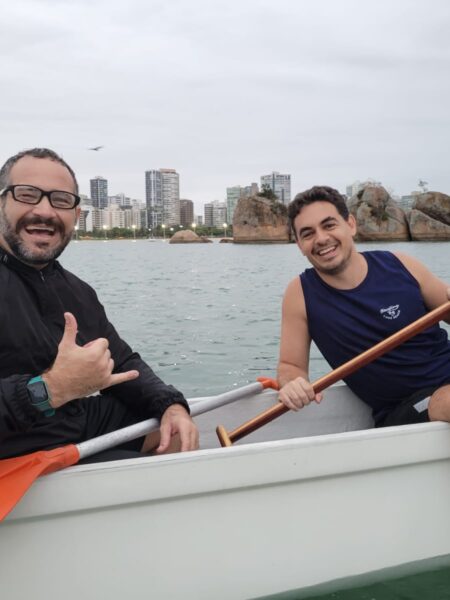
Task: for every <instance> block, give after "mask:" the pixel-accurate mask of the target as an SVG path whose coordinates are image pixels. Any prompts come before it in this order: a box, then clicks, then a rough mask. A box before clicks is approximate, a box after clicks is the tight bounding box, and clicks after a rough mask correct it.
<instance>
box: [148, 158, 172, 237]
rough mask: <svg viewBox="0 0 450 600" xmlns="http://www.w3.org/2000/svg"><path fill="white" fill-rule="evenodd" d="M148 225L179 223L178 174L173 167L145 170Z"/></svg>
mask: <svg viewBox="0 0 450 600" xmlns="http://www.w3.org/2000/svg"><path fill="white" fill-rule="evenodd" d="M145 197H146V204H147V211H148V226H149V227H158V225H179V224H180V176H179V174H178V173H177V172H176V171H175V169H153V170H151V171H146V172H145Z"/></svg>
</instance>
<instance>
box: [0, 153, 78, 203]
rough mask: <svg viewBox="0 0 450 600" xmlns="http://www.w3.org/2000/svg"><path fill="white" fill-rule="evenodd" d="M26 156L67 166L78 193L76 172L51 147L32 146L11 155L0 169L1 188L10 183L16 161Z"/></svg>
mask: <svg viewBox="0 0 450 600" xmlns="http://www.w3.org/2000/svg"><path fill="white" fill-rule="evenodd" d="M24 156H31V157H33V158H48V159H50V160H53V161H55V162H57V163H59V164H60V165H62V166H63V167H66V169H67V170H68V171H69V173H70V174H71V176H72V179H73V182H74V184H75V193H76V194H78V182H77V178H76V177H75V173H74V172H73V170H72V169H71V168H70V167H69V165H68V164H67V163H66V161H65V160H63V159H62V158H61V157H60V156H59V154H56V152H54V151H53V150H50V149H49V148H31V149H30V150H22V152H19V153H18V154H15V155H14V156H11V158H8V160H7V161H6V162H5V164H4V165H3V167H2V168H1V169H0V190H2V189H3V188H5V187H7V186H8V185H9V183H10V182H9V174H10V172H11V169H12V168H13V166H14V165H15V164H16V162H18V161H19V160H20V159H21V158H24Z"/></svg>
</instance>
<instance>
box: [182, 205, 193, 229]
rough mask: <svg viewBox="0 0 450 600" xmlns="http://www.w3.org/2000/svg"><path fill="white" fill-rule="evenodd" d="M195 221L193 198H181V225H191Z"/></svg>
mask: <svg viewBox="0 0 450 600" xmlns="http://www.w3.org/2000/svg"><path fill="white" fill-rule="evenodd" d="M193 222H194V203H193V202H192V200H187V199H181V200H180V225H183V227H190V226H191V225H192V223H193Z"/></svg>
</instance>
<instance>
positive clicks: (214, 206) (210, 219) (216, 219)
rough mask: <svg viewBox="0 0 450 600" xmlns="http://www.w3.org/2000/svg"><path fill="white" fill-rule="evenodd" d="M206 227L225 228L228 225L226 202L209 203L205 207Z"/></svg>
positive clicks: (215, 201)
mask: <svg viewBox="0 0 450 600" xmlns="http://www.w3.org/2000/svg"><path fill="white" fill-rule="evenodd" d="M204 213H205V225H206V227H223V224H224V223H227V205H226V203H225V202H219V201H218V200H214V202H208V203H207V204H205V206H204Z"/></svg>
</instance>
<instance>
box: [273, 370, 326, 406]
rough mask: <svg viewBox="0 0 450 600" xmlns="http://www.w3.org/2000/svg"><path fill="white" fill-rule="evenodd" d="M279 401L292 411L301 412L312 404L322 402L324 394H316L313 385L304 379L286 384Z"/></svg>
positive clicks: (299, 378)
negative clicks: (300, 410)
mask: <svg viewBox="0 0 450 600" xmlns="http://www.w3.org/2000/svg"><path fill="white" fill-rule="evenodd" d="M278 400H279V401H280V402H282V403H283V404H284V405H285V406H286V407H287V408H289V409H290V410H295V411H297V410H299V409H300V408H303V407H304V406H307V405H308V404H309V403H310V402H317V404H319V402H321V400H322V394H315V393H314V390H313V388H312V385H311V384H310V383H309V381H307V380H306V379H304V378H303V377H297V378H296V379H293V380H292V381H289V382H288V383H286V384H285V385H284V386H283V387H282V388H281V390H280V393H279V395H278Z"/></svg>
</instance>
